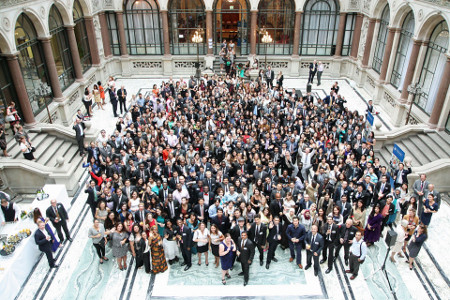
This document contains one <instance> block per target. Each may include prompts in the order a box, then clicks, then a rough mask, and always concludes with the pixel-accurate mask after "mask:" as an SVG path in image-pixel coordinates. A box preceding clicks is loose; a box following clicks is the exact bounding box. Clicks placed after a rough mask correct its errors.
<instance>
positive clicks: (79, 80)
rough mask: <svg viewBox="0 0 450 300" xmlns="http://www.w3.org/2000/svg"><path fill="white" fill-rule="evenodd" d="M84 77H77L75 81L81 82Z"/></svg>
mask: <svg viewBox="0 0 450 300" xmlns="http://www.w3.org/2000/svg"><path fill="white" fill-rule="evenodd" d="M84 80H85V79H84V78H77V79H75V82H80V83H81V82H83V81H84Z"/></svg>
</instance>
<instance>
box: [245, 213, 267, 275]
mask: <svg viewBox="0 0 450 300" xmlns="http://www.w3.org/2000/svg"><path fill="white" fill-rule="evenodd" d="M266 236H267V227H266V226H265V225H264V224H262V223H261V217H260V216H259V215H256V216H255V222H254V223H253V224H251V226H250V228H249V230H248V238H249V239H250V240H251V241H252V242H253V244H254V245H255V247H256V248H257V249H258V252H259V264H260V265H261V266H262V265H263V260H264V251H265V249H264V248H265V246H266V241H267V240H266Z"/></svg>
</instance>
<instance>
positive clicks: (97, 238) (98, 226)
mask: <svg viewBox="0 0 450 300" xmlns="http://www.w3.org/2000/svg"><path fill="white" fill-rule="evenodd" d="M114 230H115V229H114V228H113V229H112V230H110V231H107V230H105V227H104V226H103V223H102V222H100V221H99V220H97V219H94V225H92V226H91V227H89V231H88V237H89V238H90V239H92V244H93V245H94V248H95V251H96V252H97V255H98V258H99V259H100V264H103V262H104V261H108V260H109V259H108V258H107V257H106V250H105V246H106V243H107V239H106V236H107V235H109V234H110V233H111V232H114Z"/></svg>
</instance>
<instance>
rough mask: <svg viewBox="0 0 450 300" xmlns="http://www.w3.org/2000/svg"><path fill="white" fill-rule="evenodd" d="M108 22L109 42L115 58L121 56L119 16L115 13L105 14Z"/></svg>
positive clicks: (108, 12)
mask: <svg viewBox="0 0 450 300" xmlns="http://www.w3.org/2000/svg"><path fill="white" fill-rule="evenodd" d="M105 15H106V22H107V23H108V32H109V41H110V46H111V52H112V55H114V56H120V54H121V53H120V37H119V29H118V27H117V16H116V13H115V12H113V11H107V12H105Z"/></svg>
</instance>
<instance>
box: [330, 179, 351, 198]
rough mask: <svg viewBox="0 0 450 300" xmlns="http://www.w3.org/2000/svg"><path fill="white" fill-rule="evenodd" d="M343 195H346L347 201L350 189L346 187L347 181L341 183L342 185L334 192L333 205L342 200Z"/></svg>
mask: <svg viewBox="0 0 450 300" xmlns="http://www.w3.org/2000/svg"><path fill="white" fill-rule="evenodd" d="M343 195H346V196H347V199H348V196H349V195H350V188H349V187H348V182H347V181H343V182H342V185H341V186H340V187H338V188H337V189H336V190H335V191H334V195H333V201H334V203H336V202H338V201H339V200H340V199H341V198H342V196H343Z"/></svg>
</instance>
